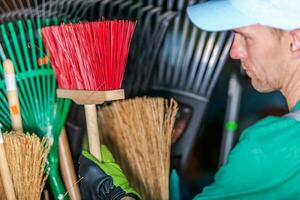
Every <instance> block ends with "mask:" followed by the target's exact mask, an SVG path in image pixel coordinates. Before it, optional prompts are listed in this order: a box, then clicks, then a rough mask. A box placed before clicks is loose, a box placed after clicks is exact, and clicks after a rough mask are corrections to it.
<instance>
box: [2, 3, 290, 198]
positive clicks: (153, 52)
mask: <svg viewBox="0 0 300 200" xmlns="http://www.w3.org/2000/svg"><path fill="white" fill-rule="evenodd" d="M199 2H201V1H197V0H2V1H0V22H1V25H5V26H6V25H7V24H8V23H16V22H17V21H18V20H24V21H25V20H26V19H31V20H33V21H35V20H36V19H37V18H39V19H42V23H44V22H45V20H46V19H53V18H57V19H59V20H63V21H65V22H68V21H92V20H99V19H130V20H137V28H136V31H135V33H134V37H133V43H132V46H131V49H130V54H129V58H128V62H127V69H126V74H125V77H124V83H123V88H124V89H125V94H126V98H133V97H136V96H144V95H146V96H162V97H165V98H174V99H176V100H177V101H178V102H179V104H180V107H179V113H178V115H177V121H176V124H175V130H174V133H173V138H172V157H171V162H172V168H173V169H176V170H177V172H178V174H179V177H180V185H181V187H180V188H181V199H192V198H193V197H194V196H195V195H196V194H198V193H199V192H201V190H202V189H203V187H205V186H206V185H209V184H210V183H211V182H212V181H213V177H214V174H215V173H216V171H217V170H218V168H219V167H220V166H221V165H222V164H223V163H224V162H226V158H227V155H228V152H229V151H230V149H232V148H233V147H234V145H235V144H236V142H237V141H238V138H239V135H240V134H241V133H242V131H243V130H244V129H245V128H247V127H248V126H250V125H251V124H253V123H254V122H256V121H257V120H259V119H261V118H263V117H265V116H267V115H278V116H279V115H282V114H283V113H285V112H287V106H286V103H285V101H284V99H283V97H282V96H281V94H280V93H277V92H274V93H268V94H260V93H258V92H256V91H255V90H254V89H253V88H252V86H251V84H250V80H249V79H248V77H247V76H246V75H245V73H244V72H243V71H242V70H241V68H240V63H239V62H237V61H233V60H231V59H230V58H229V57H228V52H229V48H230V46H231V42H232V38H233V36H232V33H230V32H222V33H210V32H205V31H201V30H199V29H198V28H196V27H195V26H194V25H193V24H191V22H190V21H189V19H188V18H187V15H186V8H187V6H189V5H192V4H195V3H199ZM33 26H36V24H35V23H34V24H33ZM3 41H4V39H2V38H1V42H2V43H3ZM66 129H67V135H68V139H69V143H70V149H71V153H72V158H73V161H74V165H75V168H76V171H77V169H78V157H79V155H80V152H81V149H82V144H83V138H84V132H85V116H84V110H83V108H82V107H81V106H78V105H75V104H74V103H72V105H71V108H70V112H69V115H68V118H67V121H66Z"/></svg>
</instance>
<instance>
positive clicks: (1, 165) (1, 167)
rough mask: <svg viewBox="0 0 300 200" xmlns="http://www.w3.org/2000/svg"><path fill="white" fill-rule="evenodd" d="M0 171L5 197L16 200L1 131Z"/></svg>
mask: <svg viewBox="0 0 300 200" xmlns="http://www.w3.org/2000/svg"><path fill="white" fill-rule="evenodd" d="M0 173H1V178H2V184H3V186H4V191H5V194H6V198H7V199H8V200H16V195H15V191H14V185H13V182H12V178H11V175H10V171H9V167H8V163H7V159H6V154H5V149H4V145H3V138H2V133H0Z"/></svg>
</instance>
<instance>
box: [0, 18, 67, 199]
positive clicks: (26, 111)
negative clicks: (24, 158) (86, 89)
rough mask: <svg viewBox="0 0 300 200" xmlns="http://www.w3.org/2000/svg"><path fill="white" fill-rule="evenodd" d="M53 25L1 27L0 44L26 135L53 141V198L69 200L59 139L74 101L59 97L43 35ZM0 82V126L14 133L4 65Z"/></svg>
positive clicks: (20, 23) (50, 167)
mask: <svg viewBox="0 0 300 200" xmlns="http://www.w3.org/2000/svg"><path fill="white" fill-rule="evenodd" d="M57 23H58V20H54V22H53V23H52V24H54V25H55V24H57ZM52 24H51V23H50V21H49V20H45V23H44V24H42V21H41V20H39V19H38V20H37V21H36V22H35V23H34V22H33V21H31V20H26V21H24V20H19V21H17V22H16V23H12V22H10V23H8V24H1V25H0V31H1V35H0V41H1V43H2V46H3V50H4V52H1V51H0V54H1V59H2V61H3V60H4V59H5V55H7V57H8V58H9V59H11V60H12V62H13V64H14V67H15V73H16V80H17V86H18V95H19V100H20V106H21V112H22V121H23V127H24V131H28V132H34V133H36V134H38V135H39V136H40V137H44V136H48V137H50V139H51V142H52V147H51V150H50V154H49V156H48V159H47V170H48V171H49V177H48V180H49V183H50V186H51V189H52V192H53V195H54V198H55V199H67V198H66V197H64V196H65V193H66V191H65V188H64V185H63V183H62V179H61V177H60V174H59V165H58V162H59V158H58V139H59V135H60V131H61V128H62V126H63V125H64V123H65V120H66V117H67V114H68V111H69V107H70V104H71V101H70V100H67V99H60V98H57V97H56V88H57V84H56V78H55V74H54V72H53V69H52V68H51V65H50V59H47V54H46V52H45V50H44V46H43V43H42V38H41V35H40V30H41V28H42V26H49V25H52ZM2 54H3V55H2ZM40 61H43V62H40ZM0 79H1V80H0V122H1V123H2V124H3V130H11V122H10V115H9V108H8V103H7V99H6V87H5V82H4V73H3V66H2V65H0Z"/></svg>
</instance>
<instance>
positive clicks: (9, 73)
mask: <svg viewBox="0 0 300 200" xmlns="http://www.w3.org/2000/svg"><path fill="white" fill-rule="evenodd" d="M3 68H4V74H5V85H6V90H7V100H8V104H9V111H10V117H11V125H12V129H13V130H15V131H21V132H23V125H22V117H21V112H20V103H19V98H18V91H17V84H16V78H15V70H14V65H13V63H12V61H11V60H9V59H7V60H5V61H4V62H3Z"/></svg>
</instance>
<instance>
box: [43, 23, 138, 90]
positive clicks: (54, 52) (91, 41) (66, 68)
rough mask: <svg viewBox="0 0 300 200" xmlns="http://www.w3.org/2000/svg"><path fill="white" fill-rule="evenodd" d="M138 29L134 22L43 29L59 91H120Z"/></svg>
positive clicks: (80, 24)
mask: <svg viewBox="0 0 300 200" xmlns="http://www.w3.org/2000/svg"><path fill="white" fill-rule="evenodd" d="M135 26H136V22H132V21H126V20H113V21H106V20H104V21H98V22H88V23H78V24H63V25H60V26H50V27H46V28H43V29H42V38H43V41H44V43H45V46H46V48H47V50H48V52H49V54H50V61H51V64H52V67H53V69H54V71H55V74H56V78H57V82H58V85H59V87H60V88H62V89H74V90H76V89H77V90H113V89H119V88H120V87H121V84H122V80H123V76H124V72H125V66H126V62H127V58H128V52H129V48H130V43H131V39H132V35H133V31H134V29H135Z"/></svg>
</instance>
